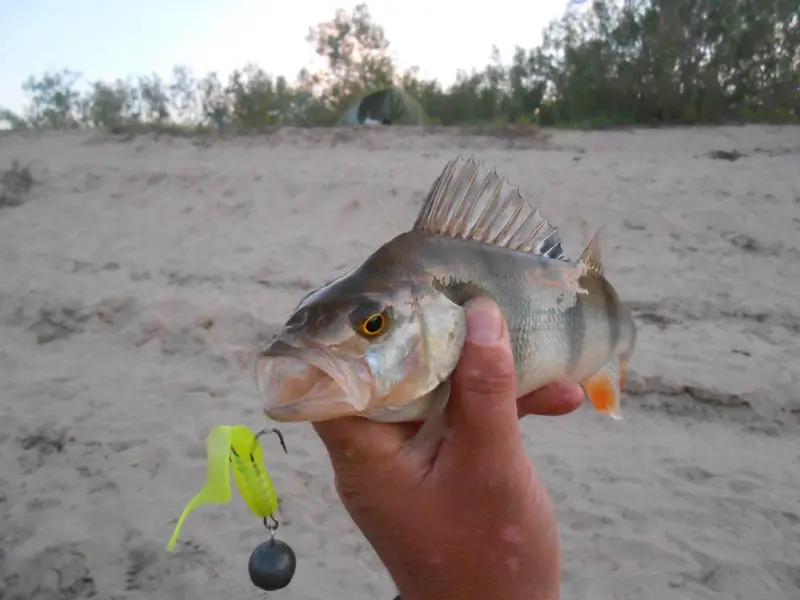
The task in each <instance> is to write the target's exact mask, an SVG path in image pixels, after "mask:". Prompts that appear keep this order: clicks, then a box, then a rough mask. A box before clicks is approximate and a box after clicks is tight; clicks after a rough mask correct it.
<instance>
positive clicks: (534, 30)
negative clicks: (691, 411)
mask: <svg viewBox="0 0 800 600" xmlns="http://www.w3.org/2000/svg"><path fill="white" fill-rule="evenodd" d="M566 2H567V0H538V1H537V2H534V1H531V0H529V1H527V2H520V1H519V0H490V1H489V2H480V1H476V2H474V3H473V2H469V1H468V0H461V1H456V0H403V1H402V2H401V1H399V0H371V1H370V0H367V5H368V6H369V9H370V13H371V14H372V16H373V19H374V20H375V21H376V22H377V23H379V24H380V25H381V26H383V28H384V31H385V33H386V37H387V38H388V39H389V41H390V42H391V46H390V51H391V52H392V54H393V55H394V57H395V59H396V61H397V63H398V65H399V66H400V67H401V68H402V69H405V68H408V67H410V66H413V65H417V66H419V67H420V68H421V73H422V75H424V76H432V77H436V78H438V79H439V80H440V81H442V82H443V83H445V84H447V83H451V82H452V81H453V79H454V77H455V73H456V70H457V69H459V68H465V69H470V68H472V67H475V68H481V67H483V66H484V65H486V63H487V62H488V61H489V57H490V54H491V49H492V44H495V45H496V46H497V47H498V48H499V49H500V52H501V56H502V58H503V60H504V61H506V62H507V61H509V60H510V58H511V54H512V52H513V49H514V46H516V45H519V46H523V47H525V48H531V47H533V46H534V45H536V44H537V43H538V42H539V41H540V39H541V32H542V29H543V28H544V27H545V26H546V25H547V23H548V22H549V21H550V20H551V19H553V18H557V17H559V16H561V15H562V14H563V12H564V9H565V6H566ZM355 4H357V0H350V3H345V2H344V1H343V0H260V1H259V0H224V1H223V0H191V1H189V0H160V1H159V0H136V1H132V0H23V1H19V0H0V107H5V108H9V109H11V110H13V111H15V112H21V110H22V108H23V106H24V104H25V103H26V98H25V95H24V93H23V91H22V82H23V81H24V80H25V79H27V77H28V76H29V75H38V76H41V75H42V74H43V73H45V72H53V71H59V70H61V69H65V68H66V69H70V70H72V71H77V72H80V73H81V74H82V75H83V76H84V78H85V79H86V80H88V81H96V80H114V79H116V78H124V77H127V76H129V75H148V74H152V73H156V74H159V75H161V76H162V77H164V78H168V77H169V75H170V73H171V71H172V67H173V66H175V65H187V66H189V67H190V68H191V69H192V70H193V72H194V74H195V75H196V76H204V75H205V74H206V73H208V72H209V71H217V72H218V73H219V74H220V75H223V76H227V74H228V73H230V72H231V71H232V70H234V69H236V68H241V67H243V66H245V65H246V64H247V63H248V62H255V63H257V64H258V65H259V66H261V67H262V68H263V69H264V70H265V71H267V72H268V73H271V74H273V75H286V76H287V77H288V78H289V79H290V81H293V80H294V78H295V76H296V75H297V72H298V71H299V70H300V69H301V68H303V67H307V68H314V67H318V66H319V65H320V63H318V62H316V61H318V60H319V59H318V58H316V55H315V54H314V51H313V48H312V47H311V45H310V44H309V43H308V42H307V41H306V40H305V38H306V35H307V33H308V29H309V27H311V26H313V25H315V24H316V23H319V22H321V21H327V20H330V19H332V18H333V16H334V15H335V12H336V9H337V8H345V9H346V10H351V9H352V8H353V6H355Z"/></svg>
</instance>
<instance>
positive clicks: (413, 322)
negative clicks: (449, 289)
mask: <svg viewBox="0 0 800 600" xmlns="http://www.w3.org/2000/svg"><path fill="white" fill-rule="evenodd" d="M350 283H352V282H350ZM349 287H350V288H351V289H348V286H337V285H335V284H329V285H328V286H327V287H325V288H322V289H320V290H317V291H316V292H313V293H312V294H310V295H309V296H307V297H306V298H305V299H304V300H303V301H302V302H301V303H300V305H299V306H298V307H297V309H296V310H295V311H294V313H293V314H292V316H291V317H290V318H289V320H288V321H287V322H286V324H285V325H284V326H283V327H282V328H281V329H280V330H278V331H277V332H276V333H275V335H274V337H273V339H272V341H271V342H270V344H269V345H268V346H267V347H266V348H265V349H264V350H263V351H262V352H261V353H260V355H259V357H258V359H257V366H256V379H257V383H258V387H259V390H260V393H261V394H262V398H263V401H264V406H263V408H264V413H265V414H266V416H267V417H269V418H271V419H273V420H276V421H284V422H291V421H323V420H328V419H334V418H338V417H344V416H352V415H362V416H367V417H369V416H370V414H371V413H386V412H388V413H391V412H392V411H398V410H401V409H402V408H403V407H404V406H406V405H408V404H410V403H412V402H413V401H414V400H416V399H418V398H420V397H421V396H424V395H425V394H427V393H428V392H430V391H432V390H433V389H434V388H436V387H437V386H438V385H439V383H441V382H442V381H443V380H444V379H446V378H447V377H448V376H449V374H450V372H452V370H453V369H454V368H455V365H456V363H457V362H458V358H459V356H460V354H461V347H462V345H463V342H464V336H465V330H466V329H465V320H464V313H463V309H462V308H461V307H460V306H458V305H456V304H454V303H452V302H450V301H449V300H448V299H447V298H445V297H444V296H443V295H442V294H440V293H438V292H435V291H434V292H432V293H430V294H422V295H417V294H415V293H414V292H413V291H412V288H411V287H410V286H408V285H398V284H397V283H395V285H393V286H388V285H387V286H383V285H377V286H376V285H373V286H372V287H373V289H361V288H360V287H359V286H356V290H353V289H352V285H351V286H349ZM375 288H377V289H375ZM390 420H391V419H390ZM399 420H403V419H399Z"/></svg>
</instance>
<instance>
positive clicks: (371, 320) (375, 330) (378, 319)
mask: <svg viewBox="0 0 800 600" xmlns="http://www.w3.org/2000/svg"><path fill="white" fill-rule="evenodd" d="M388 323H389V320H388V319H387V318H386V316H385V315H384V314H383V313H376V314H374V315H372V316H371V317H367V318H366V319H364V320H363V321H362V322H361V326H360V327H359V330H360V331H361V333H363V334H364V335H366V336H368V337H373V336H376V335H378V334H379V333H382V332H383V331H384V330H385V329H386V325H388Z"/></svg>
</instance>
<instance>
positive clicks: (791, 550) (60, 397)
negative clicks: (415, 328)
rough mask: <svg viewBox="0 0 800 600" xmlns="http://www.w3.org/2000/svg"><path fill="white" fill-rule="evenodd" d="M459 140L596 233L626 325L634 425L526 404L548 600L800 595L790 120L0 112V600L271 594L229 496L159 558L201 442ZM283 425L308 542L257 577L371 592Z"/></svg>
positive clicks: (386, 591)
mask: <svg viewBox="0 0 800 600" xmlns="http://www.w3.org/2000/svg"><path fill="white" fill-rule="evenodd" d="M718 151H723V155H722V156H720V155H719V154H717V152H718ZM731 151H737V152H738V153H740V154H741V155H740V156H738V158H737V159H736V160H729V158H736V156H729V155H725V152H731ZM458 154H463V155H464V156H465V157H468V156H475V157H477V158H479V159H481V160H484V161H486V162H487V163H489V164H491V165H495V166H497V168H498V170H499V172H500V174H501V175H505V176H507V177H508V179H509V180H510V181H511V182H512V183H514V184H519V185H520V186H521V189H522V192H523V194H524V195H526V197H528V198H529V199H530V200H531V201H532V202H533V203H535V204H538V205H540V206H541V208H542V211H543V213H544V214H545V215H546V216H548V217H549V218H550V219H551V221H552V222H553V223H554V224H555V225H556V226H558V227H559V228H560V231H561V234H562V237H563V238H564V239H565V251H566V252H567V254H569V255H571V256H573V257H574V256H577V255H578V254H579V252H580V251H581V249H582V248H583V246H584V245H585V243H586V242H587V241H588V239H589V236H590V235H591V234H592V233H593V232H594V230H595V229H596V228H597V227H599V226H601V225H602V226H603V227H604V231H603V260H604V264H605V268H606V272H607V275H608V277H609V279H610V280H611V281H612V282H613V284H614V285H615V287H616V288H617V289H618V291H619V293H620V295H621V297H622V298H623V300H625V301H626V302H628V303H629V304H630V305H631V306H632V307H633V310H634V316H635V318H636V322H637V326H638V328H639V338H638V346H637V348H636V352H635V354H634V355H633V357H632V359H631V362H630V364H629V369H630V372H629V376H628V381H627V385H626V390H625V394H624V398H623V408H622V410H623V415H624V417H625V418H624V420H622V421H619V422H615V421H612V420H610V419H608V418H604V417H602V416H600V415H598V414H596V413H595V412H594V411H593V410H592V409H591V407H590V406H588V405H587V406H584V407H583V408H581V409H580V410H578V411H577V412H575V413H573V414H572V415H569V416H566V417H561V418H557V419H545V418H540V419H535V418H528V419H526V420H525V421H524V422H523V429H524V431H525V436H526V443H527V447H528V449H529V451H530V454H531V456H532V457H533V458H534V460H535V462H536V464H537V466H538V469H539V470H540V472H541V474H542V476H543V478H544V479H545V481H546V482H547V484H548V486H549V489H550V492H551V495H552V497H553V499H554V500H555V502H556V506H557V511H558V518H559V523H560V531H561V534H562V538H563V542H564V556H565V566H564V590H563V598H564V599H565V600H566V599H573V598H574V599H576V600H577V599H580V600H626V599H631V600H633V599H636V600H639V599H647V600H666V599H673V598H675V599H681V600H693V599H697V600H700V599H702V600H712V599H714V600H717V599H719V600H722V599H725V600H733V599H741V600H797V599H798V598H800V393H798V389H799V388H800V343H799V342H798V334H800V128H798V127H794V128H793V127H766V126H764V127H761V126H747V127H728V128H708V129H690V128H687V129H671V130H630V131H608V132H550V133H548V134H547V135H543V136H542V137H541V138H537V139H536V140H533V141H520V140H516V141H514V142H513V143H511V142H509V141H507V140H503V139H495V138H488V137H478V136H469V135H460V134H457V133H436V134H428V135H424V134H423V132H422V131H419V130H415V129H413V128H412V129H407V130H398V129H394V130H393V129H389V128H379V129H375V130H371V129H365V130H361V131H341V130H340V131H337V130H320V131H305V132H303V131H291V130H283V131H280V132H278V133H275V134H272V135H266V136H263V135H262V136H251V137H238V138H230V139H212V138H202V137H198V138H180V137H169V136H161V137H157V136H155V135H153V134H148V135H140V136H127V137H123V136H111V135H108V134H101V133H83V132H76V133H37V134H35V135H34V134H10V133H4V134H3V135H2V136H0V170H5V169H7V168H8V167H9V166H10V165H11V162H12V160H13V159H18V160H19V163H20V164H21V165H28V166H29V167H30V171H31V174H32V176H33V180H34V183H33V186H32V187H31V189H30V191H29V193H28V194H27V195H26V197H25V198H24V204H22V205H21V206H12V207H6V208H2V210H0V598H2V599H3V600H18V599H19V600H22V599H25V600H28V599H34V598H35V599H42V600H45V599H47V600H51V599H52V600H67V599H83V598H89V597H95V598H101V599H103V600H122V599H125V600H138V599H161V598H164V599H167V598H169V599H184V598H185V599H187V600H190V599H191V600H203V599H209V600H212V599H213V600H216V599H219V598H230V599H233V598H241V599H245V598H254V599H255V598H261V597H263V594H261V593H260V592H259V591H258V590H257V589H255V588H253V587H252V585H251V583H250V581H249V578H248V576H247V559H248V556H249V554H250V552H251V550H252V549H253V548H254V547H255V546H256V545H257V544H258V543H260V542H261V541H263V540H264V539H266V536H265V534H266V532H265V530H264V528H263V526H262V525H261V524H260V522H259V520H258V519H257V518H256V517H254V516H253V515H252V514H251V513H250V512H249V511H248V510H247V508H246V507H245V506H244V503H243V502H242V501H241V499H240V498H238V497H237V496H236V495H235V496H234V500H233V501H232V502H231V503H230V504H228V505H225V506H218V507H217V506H212V507H204V508H202V509H200V510H198V511H197V512H195V513H193V514H192V515H191V516H190V517H189V519H188V521H187V523H186V525H185V527H184V529H183V532H182V535H181V542H180V544H179V546H178V547H177V549H176V551H175V552H174V553H172V554H168V553H167V552H166V551H165V545H166V543H167V540H168V539H169V536H170V533H171V531H172V528H173V526H174V523H175V521H176V519H177V517H178V515H179V514H180V511H181V510H182V509H183V506H184V505H185V503H186V502H187V501H188V500H189V499H190V498H191V496H192V495H193V494H194V493H195V492H196V491H197V490H198V489H199V488H200V486H201V485H202V483H203V480H204V476H205V447H204V439H205V436H206V434H207V433H208V430H209V429H210V428H211V427H213V426H215V425H218V424H223V423H230V424H234V423H243V424H246V425H248V426H250V427H252V428H256V429H257V428H259V427H260V426H261V424H262V420H261V413H260V406H261V402H260V399H259V398H258V396H257V393H256V388H255V382H254V379H253V375H252V370H251V368H250V367H251V361H252V358H253V355H254V351H255V349H256V348H257V347H258V346H259V344H260V343H262V342H263V341H264V340H265V339H266V338H267V337H268V335H269V334H270V333H271V332H272V331H273V330H274V329H275V328H276V327H277V326H278V325H280V324H281V323H282V322H283V321H284V320H285V319H286V317H287V316H288V314H289V311H290V310H291V309H292V308H293V306H294V305H295V303H296V302H297V300H298V299H299V298H300V297H301V296H302V295H303V294H304V293H306V292H307V291H308V290H310V289H312V288H314V287H316V286H318V285H321V284H323V283H325V282H326V281H328V280H330V279H331V278H333V276H335V275H337V274H340V273H342V272H344V271H345V270H347V269H349V268H350V267H352V266H354V265H355V264H356V263H357V262H358V261H360V260H362V259H363V258H365V257H366V256H367V255H368V254H369V253H370V252H372V251H373V250H374V249H375V248H376V247H377V246H378V245H379V244H381V243H382V242H384V241H386V240H388V239H389V238H390V237H392V236H393V235H395V234H397V233H399V232H401V231H403V230H406V229H408V228H409V227H410V226H411V224H412V223H413V220H414V218H415V216H416V213H417V211H418V209H419V207H420V205H421V202H422V197H423V194H424V193H425V192H426V191H427V190H428V188H429V186H430V185H431V183H432V182H433V180H434V179H435V178H436V177H437V176H438V174H439V173H440V171H441V169H442V168H443V167H444V165H445V163H446V162H447V161H448V160H450V159H451V158H454V157H455V156H456V155H458ZM726 156H727V159H726ZM281 429H282V431H283V433H284V435H285V436H286V441H287V444H288V446H289V454H288V455H284V454H283V453H282V451H281V450H280V447H279V446H278V445H277V443H276V442H275V441H274V440H267V441H266V444H265V449H266V456H267V464H268V466H269V469H270V472H271V474H272V476H273V479H274V481H275V485H276V487H277V489H278V492H279V494H280V495H281V497H282V500H283V508H282V516H283V518H284V519H285V520H284V522H283V523H282V526H281V529H280V532H279V533H280V537H281V538H282V539H284V540H285V541H287V542H288V543H289V544H291V545H292V546H293V548H294V549H295V551H296V553H297V555H298V561H299V562H298V571H297V574H296V577H295V580H294V582H293V583H292V585H291V586H290V587H289V588H288V589H286V590H284V591H283V592H280V593H275V594H270V597H271V598H276V599H277V598H284V599H286V600H319V599H322V598H326V599H331V600H384V599H385V600H390V599H391V598H392V597H393V594H394V593H395V590H394V587H393V585H392V582H391V579H390V578H389V577H388V575H387V574H386V573H385V571H384V570H383V568H382V566H381V564H380V563H379V561H378V560H377V558H376V557H375V556H374V554H373V552H372V550H371V549H370V547H369V546H368V545H367V543H366V542H365V540H364V539H363V537H362V536H361V535H360V533H359V532H358V531H357V530H356V529H355V527H354V525H353V524H352V523H351V521H350V520H349V518H348V516H347V515H346V513H345V511H344V509H343V508H342V506H341V504H340V503H339V500H338V498H337V496H336V493H335V490H334V489H333V484H332V475H331V470H330V466H329V463H328V461H327V457H326V455H325V453H324V451H323V448H322V445H321V443H320V442H319V440H318V439H317V438H316V437H315V435H314V433H313V430H312V428H311V427H310V426H309V425H286V426H282V427H281ZM273 444H274V446H273Z"/></svg>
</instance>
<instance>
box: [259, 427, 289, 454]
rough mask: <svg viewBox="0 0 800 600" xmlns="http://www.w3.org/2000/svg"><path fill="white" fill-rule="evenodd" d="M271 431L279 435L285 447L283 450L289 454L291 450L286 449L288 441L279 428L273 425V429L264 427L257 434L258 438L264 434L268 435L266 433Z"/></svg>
mask: <svg viewBox="0 0 800 600" xmlns="http://www.w3.org/2000/svg"><path fill="white" fill-rule="evenodd" d="M270 431H271V432H272V433H274V434H275V435H277V436H278V439H279V440H280V442H281V448H283V451H284V452H285V453H286V454H289V451H288V450H287V449H286V442H285V441H284V439H283V434H282V433H281V432H280V431H279V430H277V429H275V428H274V427H273V428H272V429H266V428H264V429H262V430H261V431H259V432H258V433H257V434H256V439H258V438H260V437H261V436H262V435H266V434H267V433H269V432H270Z"/></svg>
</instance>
